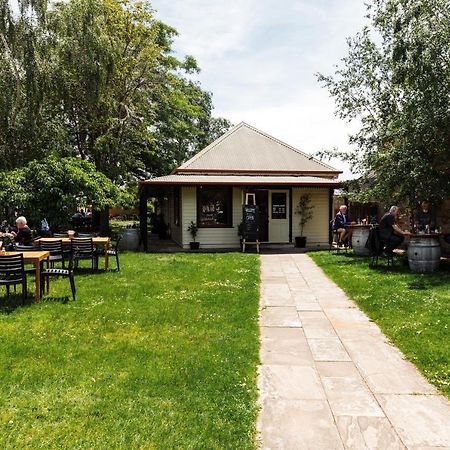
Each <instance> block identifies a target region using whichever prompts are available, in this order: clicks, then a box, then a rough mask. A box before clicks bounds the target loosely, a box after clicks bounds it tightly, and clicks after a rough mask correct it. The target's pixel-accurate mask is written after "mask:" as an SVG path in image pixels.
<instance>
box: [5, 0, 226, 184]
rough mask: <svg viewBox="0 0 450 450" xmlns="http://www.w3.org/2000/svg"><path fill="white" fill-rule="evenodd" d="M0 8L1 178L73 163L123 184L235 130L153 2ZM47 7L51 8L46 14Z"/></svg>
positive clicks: (105, 0)
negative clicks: (51, 162) (35, 166)
mask: <svg viewBox="0 0 450 450" xmlns="http://www.w3.org/2000/svg"><path fill="white" fill-rule="evenodd" d="M10 3H11V2H10V1H8V0H0V88H1V89H0V131H1V132H0V161H1V164H2V165H1V167H0V170H6V169H13V168H15V167H21V166H23V165H25V164H27V163H28V162H30V161H32V160H34V159H40V158H44V157H46V156H48V155H50V154H55V155H59V156H63V157H68V156H76V157H79V158H81V159H83V160H86V161H90V162H92V163H93V164H94V165H95V167H96V169H97V170H99V171H101V172H102V173H104V174H105V175H107V176H108V177H109V178H110V179H111V180H112V181H114V182H115V183H116V184H118V185H120V186H123V185H124V184H127V183H129V182H133V181H135V180H136V179H137V178H143V177H149V176H151V175H153V174H161V173H166V172H167V171H169V170H171V169H172V168H173V167H174V166H176V165H179V164H180V163H181V162H182V161H183V160H184V159H186V158H187V157H188V156H191V154H192V153H193V152H195V151H197V150H198V149H199V148H201V147H203V146H205V145H207V144H208V143H209V142H210V141H211V140H212V139H213V138H214V137H216V135H217V134H218V133H219V134H221V133H222V132H223V131H225V130H226V129H227V128H228V127H229V126H230V124H229V122H228V121H225V120H224V119H219V120H218V119H213V118H212V116H211V111H212V102H211V94H210V93H208V92H205V91H203V90H202V89H201V87H200V85H199V84H198V82H196V81H194V80H193V77H194V75H195V73H196V72H198V70H199V69H198V67H197V63H196V61H195V59H194V58H193V57H191V56H188V57H186V58H185V59H184V60H179V59H177V58H175V57H174V56H173V54H172V41H173V38H174V36H175V35H176V31H175V30H174V29H173V28H171V27H169V26H167V25H165V24H163V23H161V22H160V21H158V20H156V19H155V18H154V16H153V11H152V8H151V6H150V4H149V3H148V2H139V1H137V2H136V1H133V0H123V1H122V0H70V1H61V2H56V3H55V2H50V1H45V0H38V1H37V0H36V1H30V0H20V1H19V7H20V8H19V9H20V13H19V14H18V15H17V14H15V13H14V12H13V10H12V8H11V5H10ZM50 5H51V6H50Z"/></svg>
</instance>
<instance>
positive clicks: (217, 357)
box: [0, 253, 259, 450]
mask: <svg viewBox="0 0 450 450" xmlns="http://www.w3.org/2000/svg"><path fill="white" fill-rule="evenodd" d="M121 263H122V266H123V270H122V271H121V272H120V273H116V272H109V273H98V274H95V275H91V274H89V273H83V274H81V275H78V276H77V277H76V284H77V299H76V301H75V302H73V301H69V302H65V301H59V300H58V298H60V297H64V296H65V295H70V289H69V284H68V280H66V279H61V280H57V281H56V282H54V283H52V291H51V295H52V298H51V299H49V298H47V299H44V300H43V301H42V302H41V303H39V304H34V303H33V304H30V305H28V306H25V307H21V306H19V307H17V308H15V309H14V310H13V311H11V310H10V309H8V308H6V307H4V308H3V310H2V313H0V345H1V351H0V448H1V449H21V450H22V449H33V450H36V449H116V448H117V449H174V448H180V449H224V448H227V449H251V448H255V446H256V444H255V439H256V438H255V421H256V415H257V406H256V399H257V390H256V367H257V364H258V349H259V343H258V335H259V331H258V323H257V317H258V296H259V291H258V286H259V261H258V259H257V257H256V255H249V254H246V255H243V254H238V253H231V254H207V255H206V254H199V255H192V254H176V255H149V254H142V253H140V254H137V253H136V254H131V253H128V254H123V255H122V259H121ZM1 295H3V291H2V292H1ZM1 302H4V299H3V297H2V298H0V306H1Z"/></svg>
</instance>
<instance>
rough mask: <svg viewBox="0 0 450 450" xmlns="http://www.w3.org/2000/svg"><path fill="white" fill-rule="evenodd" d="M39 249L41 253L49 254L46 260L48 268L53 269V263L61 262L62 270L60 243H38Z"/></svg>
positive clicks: (61, 248)
mask: <svg viewBox="0 0 450 450" xmlns="http://www.w3.org/2000/svg"><path fill="white" fill-rule="evenodd" d="M39 248H40V249H41V250H43V251H46V252H50V256H49V258H48V264H47V265H49V266H50V267H52V268H54V267H55V262H58V261H61V264H62V268H63V269H64V259H65V258H64V251H63V243H62V241H53V242H46V241H41V242H39Z"/></svg>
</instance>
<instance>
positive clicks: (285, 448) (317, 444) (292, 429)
mask: <svg viewBox="0 0 450 450" xmlns="http://www.w3.org/2000/svg"><path fill="white" fill-rule="evenodd" d="M258 431H259V436H260V441H261V449H263V450H269V449H270V450H275V449H277V450H343V449H344V447H343V445H342V441H341V438H340V436H339V432H338V430H337V427H336V425H335V423H334V419H333V416H332V414H331V411H330V409H329V407H328V403H327V402H326V401H325V400H266V401H265V402H264V404H263V406H262V410H261V412H260V415H259V418H258Z"/></svg>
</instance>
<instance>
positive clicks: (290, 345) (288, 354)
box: [260, 327, 314, 367]
mask: <svg viewBox="0 0 450 450" xmlns="http://www.w3.org/2000/svg"><path fill="white" fill-rule="evenodd" d="M260 360H261V363H262V364H280V365H281V364H287V365H299V366H310V367H313V366H314V360H313V357H312V354H311V350H310V349H309V345H308V343H307V342H306V338H305V335H304V333H303V330H302V329H301V328H277V327H262V328H261V349H260Z"/></svg>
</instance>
